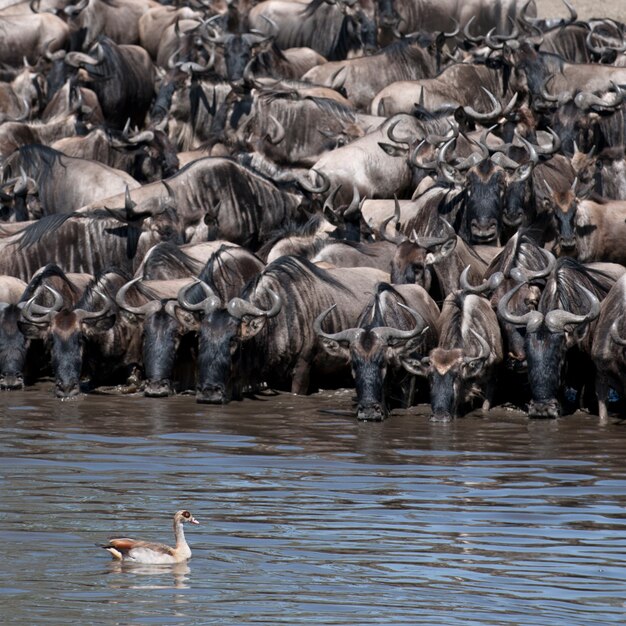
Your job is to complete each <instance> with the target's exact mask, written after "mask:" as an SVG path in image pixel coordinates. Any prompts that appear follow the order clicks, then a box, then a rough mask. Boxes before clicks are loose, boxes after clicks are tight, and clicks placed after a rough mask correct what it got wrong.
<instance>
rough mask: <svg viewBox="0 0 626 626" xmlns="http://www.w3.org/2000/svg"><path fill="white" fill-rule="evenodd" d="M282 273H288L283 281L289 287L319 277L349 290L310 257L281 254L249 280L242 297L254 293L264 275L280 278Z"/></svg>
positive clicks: (296, 287)
mask: <svg viewBox="0 0 626 626" xmlns="http://www.w3.org/2000/svg"><path fill="white" fill-rule="evenodd" d="M281 275H283V276H284V275H286V276H287V277H288V278H289V280H288V281H284V282H282V283H281V284H283V285H284V286H285V287H287V286H288V288H289V289H294V290H297V289H298V288H299V286H301V285H302V283H309V284H313V283H314V279H318V280H320V281H322V282H324V283H326V284H327V285H330V286H332V287H335V288H337V289H341V290H342V291H345V292H348V289H347V288H346V287H345V286H344V285H343V284H342V283H341V282H339V281H338V280H337V279H336V278H334V277H333V276H332V275H331V274H330V273H328V272H327V271H326V270H323V269H321V268H320V267H317V265H314V264H313V263H311V262H310V261H309V260H308V259H305V258H304V257H294V256H281V257H280V258H278V259H276V260H275V261H273V262H272V263H270V264H269V265H268V266H267V267H266V268H265V269H264V270H263V272H261V274H259V275H258V276H255V277H254V278H252V279H251V280H250V281H249V282H248V284H247V285H246V286H245V287H244V289H243V293H242V297H243V298H246V297H248V296H249V295H250V294H252V293H254V290H255V289H256V287H257V286H258V284H259V282H260V281H261V280H262V279H263V278H264V277H268V276H271V277H276V278H278V279H280V277H281Z"/></svg>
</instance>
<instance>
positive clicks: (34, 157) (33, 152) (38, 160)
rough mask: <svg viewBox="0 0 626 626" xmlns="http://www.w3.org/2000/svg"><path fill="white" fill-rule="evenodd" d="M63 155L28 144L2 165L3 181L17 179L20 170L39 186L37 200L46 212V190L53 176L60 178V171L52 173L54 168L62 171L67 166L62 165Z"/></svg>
mask: <svg viewBox="0 0 626 626" xmlns="http://www.w3.org/2000/svg"><path fill="white" fill-rule="evenodd" d="M64 156H65V155H64V154H63V153H62V152H59V151H58V150H55V149H54V148H50V147H49V146H43V145H41V144H29V145H26V146H21V147H20V148H18V149H17V150H16V151H15V152H14V153H13V154H11V155H10V156H9V157H8V158H7V159H6V161H5V163H4V172H5V173H4V176H5V179H8V178H13V177H19V176H20V175H21V171H22V169H23V170H24V172H25V173H26V175H27V176H30V177H31V178H33V179H34V180H35V181H36V182H37V185H38V186H39V190H40V191H39V198H40V200H41V203H42V207H43V209H44V212H46V211H47V206H46V205H47V203H46V198H45V196H46V193H45V191H46V189H47V188H48V185H49V184H50V183H52V182H53V179H54V177H55V176H62V175H63V174H62V171H57V172H54V168H55V166H57V165H59V166H61V167H62V168H63V169H65V168H67V165H66V164H65V163H63V160H62V157H64Z"/></svg>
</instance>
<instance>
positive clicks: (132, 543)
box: [102, 510, 199, 565]
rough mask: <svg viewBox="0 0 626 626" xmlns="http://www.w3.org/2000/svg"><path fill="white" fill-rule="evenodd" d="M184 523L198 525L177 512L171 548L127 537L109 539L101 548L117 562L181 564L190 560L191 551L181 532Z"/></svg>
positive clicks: (183, 533)
mask: <svg viewBox="0 0 626 626" xmlns="http://www.w3.org/2000/svg"><path fill="white" fill-rule="evenodd" d="M185 522H189V523H190V524H198V523H199V522H198V521H196V519H195V518H194V517H193V515H192V514H191V513H190V512H189V511H185V510H183V511H177V512H176V514H175V515H174V536H175V537H176V545H175V546H174V547H173V548H172V547H170V546H168V545H165V544H164V543H154V542H151V541H142V540H141V539H129V538H128V537H119V538H116V539H111V540H109V542H108V543H107V544H105V545H103V546H102V547H103V548H104V549H105V550H107V551H108V552H109V553H110V554H111V555H112V556H113V558H114V559H117V560H118V561H128V562H134V563H143V564H146V565H166V564H169V563H181V562H182V561H186V560H187V559H189V558H191V549H190V548H189V545H188V544H187V541H186V539H185V532H184V530H183V524H184V523H185Z"/></svg>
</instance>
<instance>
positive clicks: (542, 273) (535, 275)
mask: <svg viewBox="0 0 626 626" xmlns="http://www.w3.org/2000/svg"><path fill="white" fill-rule="evenodd" d="M538 249H539V250H540V252H541V254H543V256H544V258H545V259H546V266H545V267H544V268H542V269H540V270H534V271H531V270H526V269H524V268H521V267H515V268H513V269H514V270H515V269H516V270H518V271H519V272H520V273H521V274H522V276H523V279H524V281H525V282H528V283H530V282H532V281H536V280H538V279H540V278H545V277H546V276H550V274H552V272H553V270H554V268H555V267H556V257H555V256H554V255H553V254H552V253H551V252H550V251H549V250H546V249H545V248H538ZM514 278H515V277H514Z"/></svg>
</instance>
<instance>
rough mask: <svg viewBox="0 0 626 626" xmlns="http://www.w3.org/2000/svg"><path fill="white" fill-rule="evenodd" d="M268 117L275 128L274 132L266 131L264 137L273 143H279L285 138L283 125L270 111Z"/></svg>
mask: <svg viewBox="0 0 626 626" xmlns="http://www.w3.org/2000/svg"><path fill="white" fill-rule="evenodd" d="M269 119H270V121H271V122H272V124H273V125H274V127H275V128H276V133H273V132H270V131H269V130H268V132H267V133H266V134H265V138H266V139H267V140H268V141H269V142H270V143H271V144H272V145H273V146H275V145H277V144H279V143H280V142H281V141H282V140H283V139H284V138H285V127H284V126H283V125H282V124H281V123H280V122H279V121H278V120H277V119H276V118H275V117H274V116H273V115H272V114H271V113H270V114H269Z"/></svg>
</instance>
